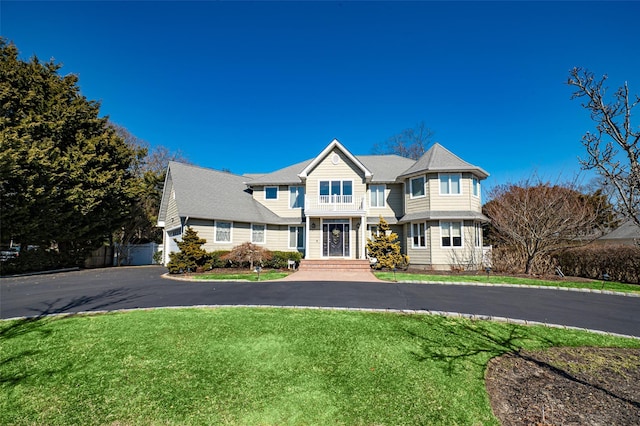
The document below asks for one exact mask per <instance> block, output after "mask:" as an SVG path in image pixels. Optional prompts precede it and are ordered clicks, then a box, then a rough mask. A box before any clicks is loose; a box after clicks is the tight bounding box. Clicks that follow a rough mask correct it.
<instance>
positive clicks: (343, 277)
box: [274, 270, 382, 282]
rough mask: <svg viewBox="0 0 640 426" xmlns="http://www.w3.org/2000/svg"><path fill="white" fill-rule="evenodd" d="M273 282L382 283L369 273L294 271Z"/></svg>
mask: <svg viewBox="0 0 640 426" xmlns="http://www.w3.org/2000/svg"><path fill="white" fill-rule="evenodd" d="M274 281H351V282H382V281H381V280H379V279H378V278H376V276H375V275H373V273H372V272H371V271H324V270H308V271H296V272H294V273H293V274H289V275H288V276H286V277H285V278H281V279H279V280H274Z"/></svg>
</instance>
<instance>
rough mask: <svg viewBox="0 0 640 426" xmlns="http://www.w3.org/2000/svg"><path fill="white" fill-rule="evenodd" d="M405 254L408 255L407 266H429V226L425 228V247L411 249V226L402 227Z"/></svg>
mask: <svg viewBox="0 0 640 426" xmlns="http://www.w3.org/2000/svg"><path fill="white" fill-rule="evenodd" d="M404 231H405V238H404V239H403V240H404V242H405V246H406V247H407V251H406V253H407V254H408V255H409V265H411V266H428V265H430V264H431V246H430V244H429V226H428V223H427V226H425V241H426V247H424V248H422V247H420V248H413V237H412V236H411V224H406V225H405V226H404Z"/></svg>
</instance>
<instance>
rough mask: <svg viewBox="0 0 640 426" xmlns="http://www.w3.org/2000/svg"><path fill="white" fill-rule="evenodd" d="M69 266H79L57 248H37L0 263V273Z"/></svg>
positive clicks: (21, 272) (18, 272) (10, 273)
mask: <svg viewBox="0 0 640 426" xmlns="http://www.w3.org/2000/svg"><path fill="white" fill-rule="evenodd" d="M67 266H77V265H76V264H74V262H73V261H71V260H70V259H68V258H66V257H64V256H62V255H61V254H60V253H58V252H57V251H55V250H44V249H40V248H35V249H31V250H23V251H22V252H20V255H19V256H17V257H14V258H12V259H9V260H6V261H4V262H1V263H0V275H13V274H23V273H26V272H38V271H50V270H53V269H58V268H64V267H67Z"/></svg>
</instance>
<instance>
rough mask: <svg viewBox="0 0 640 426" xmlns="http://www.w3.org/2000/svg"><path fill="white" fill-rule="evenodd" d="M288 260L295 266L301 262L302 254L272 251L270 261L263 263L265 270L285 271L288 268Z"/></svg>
mask: <svg viewBox="0 0 640 426" xmlns="http://www.w3.org/2000/svg"><path fill="white" fill-rule="evenodd" d="M289 260H293V261H295V262H296V265H298V264H299V263H300V260H302V253H300V252H298V251H272V252H271V260H269V261H267V262H265V263H264V266H265V267H266V268H273V269H285V268H287V267H288V266H289Z"/></svg>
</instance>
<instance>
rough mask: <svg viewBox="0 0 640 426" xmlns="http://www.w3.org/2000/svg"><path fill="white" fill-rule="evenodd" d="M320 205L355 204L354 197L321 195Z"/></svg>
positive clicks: (319, 197)
mask: <svg viewBox="0 0 640 426" xmlns="http://www.w3.org/2000/svg"><path fill="white" fill-rule="evenodd" d="M318 203H319V204H353V195H319V196H318Z"/></svg>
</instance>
